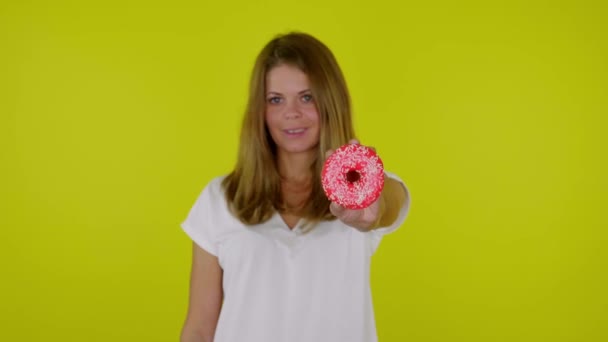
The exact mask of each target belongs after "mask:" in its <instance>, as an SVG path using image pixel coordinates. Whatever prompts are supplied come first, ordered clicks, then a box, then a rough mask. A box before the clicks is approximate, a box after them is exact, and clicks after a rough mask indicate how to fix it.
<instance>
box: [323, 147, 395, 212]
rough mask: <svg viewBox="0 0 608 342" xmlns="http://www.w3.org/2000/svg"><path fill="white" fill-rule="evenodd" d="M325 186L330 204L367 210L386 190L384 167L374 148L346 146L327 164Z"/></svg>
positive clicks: (324, 174) (324, 166)
mask: <svg viewBox="0 0 608 342" xmlns="http://www.w3.org/2000/svg"><path fill="white" fill-rule="evenodd" d="M321 183H322V185H323V190H324V191H325V195H326V196H327V198H328V199H329V200H330V201H332V202H336V203H337V204H339V205H341V206H343V207H345V208H348V209H363V208H367V207H369V206H370V205H371V204H372V203H374V201H376V200H377V199H378V197H380V193H381V192H382V188H383V187H384V165H383V164H382V160H381V159H380V157H379V156H378V155H377V154H376V152H374V150H372V149H371V148H369V147H366V146H363V145H360V144H346V145H343V146H341V147H340V148H338V149H337V150H336V151H335V152H334V153H332V154H331V155H330V156H329V157H328V158H327V159H326V160H325V164H324V165H323V171H322V175H321Z"/></svg>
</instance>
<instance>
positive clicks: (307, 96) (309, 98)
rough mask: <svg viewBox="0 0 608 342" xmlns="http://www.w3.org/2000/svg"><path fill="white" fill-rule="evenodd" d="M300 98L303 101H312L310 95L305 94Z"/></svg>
mask: <svg viewBox="0 0 608 342" xmlns="http://www.w3.org/2000/svg"><path fill="white" fill-rule="evenodd" d="M302 100H304V102H311V101H312V95H310V94H306V95H304V96H302Z"/></svg>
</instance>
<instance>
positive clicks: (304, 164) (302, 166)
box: [277, 150, 316, 183]
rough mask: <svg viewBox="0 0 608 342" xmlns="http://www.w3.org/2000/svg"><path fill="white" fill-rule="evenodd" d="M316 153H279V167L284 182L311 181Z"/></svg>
mask: <svg viewBox="0 0 608 342" xmlns="http://www.w3.org/2000/svg"><path fill="white" fill-rule="evenodd" d="M315 154H316V153H315V151H314V150H311V151H305V152H300V153H287V152H283V151H280V150H279V151H278V156H277V166H278V168H279V175H281V178H282V179H283V180H284V181H288V182H294V183H300V182H308V181H309V180H310V179H311V176H312V175H311V173H310V166H311V165H312V163H313V162H314V160H315Z"/></svg>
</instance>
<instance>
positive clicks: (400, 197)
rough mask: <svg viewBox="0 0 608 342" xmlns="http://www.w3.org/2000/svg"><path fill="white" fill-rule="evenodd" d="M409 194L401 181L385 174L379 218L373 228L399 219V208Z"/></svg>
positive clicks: (384, 225) (387, 224) (388, 224)
mask: <svg viewBox="0 0 608 342" xmlns="http://www.w3.org/2000/svg"><path fill="white" fill-rule="evenodd" d="M407 196H408V195H407V193H406V191H405V188H404V187H403V185H401V183H399V181H397V180H395V179H393V178H390V177H387V176H384V188H383V189H382V194H381V195H380V199H379V201H380V208H379V212H378V220H377V221H376V222H375V223H374V225H373V226H372V228H371V229H377V228H382V227H388V226H390V225H392V224H393V223H394V222H395V220H397V217H399V210H400V209H401V207H402V206H403V204H404V203H405V201H406V199H407Z"/></svg>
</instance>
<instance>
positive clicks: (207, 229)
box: [181, 179, 222, 256]
mask: <svg viewBox="0 0 608 342" xmlns="http://www.w3.org/2000/svg"><path fill="white" fill-rule="evenodd" d="M220 185H221V184H220V183H219V180H218V179H213V180H212V181H211V182H209V184H207V186H205V188H204V189H203V190H202V191H201V193H200V194H199V195H198V197H197V198H196V201H195V202H194V205H193V206H192V208H191V209H190V212H189V213H188V215H187V217H186V219H185V220H184V221H182V223H181V227H182V229H183V230H184V232H185V233H186V234H187V235H188V236H189V237H190V238H191V239H192V241H194V242H195V243H196V244H197V245H199V246H200V247H201V248H203V249H204V250H206V251H207V252H209V253H210V254H213V255H215V256H217V241H216V240H217V239H216V234H215V230H216V227H215V225H214V224H213V207H214V204H215V202H217V201H220V200H222V198H221V197H220V196H218V194H219V191H218V190H219V187H220Z"/></svg>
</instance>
